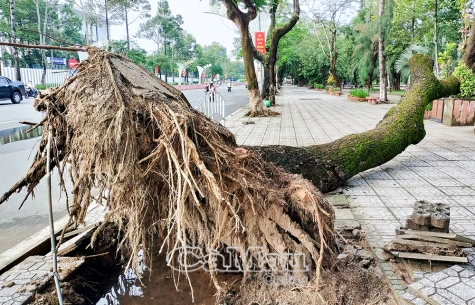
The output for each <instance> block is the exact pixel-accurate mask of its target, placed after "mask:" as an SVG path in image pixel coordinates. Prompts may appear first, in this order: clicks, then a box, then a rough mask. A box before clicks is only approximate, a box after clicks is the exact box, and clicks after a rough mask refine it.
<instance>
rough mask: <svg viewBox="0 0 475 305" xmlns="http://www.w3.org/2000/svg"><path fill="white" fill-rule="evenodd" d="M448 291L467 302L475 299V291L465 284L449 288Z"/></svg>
mask: <svg viewBox="0 0 475 305" xmlns="http://www.w3.org/2000/svg"><path fill="white" fill-rule="evenodd" d="M447 290H448V291H450V292H451V293H453V294H454V295H456V296H458V297H459V298H461V299H462V300H464V301H465V302H467V301H469V300H471V299H473V298H475V289H473V288H472V287H470V286H467V285H466V284H464V283H458V284H455V285H453V286H451V287H449V288H447Z"/></svg>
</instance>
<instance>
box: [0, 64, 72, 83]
mask: <svg viewBox="0 0 475 305" xmlns="http://www.w3.org/2000/svg"><path fill="white" fill-rule="evenodd" d="M68 72H69V70H53V69H46V78H45V83H46V84H62V83H63V82H64V81H65V80H66V77H67V76H68ZM15 75H16V73H15V68H13V67H5V66H3V67H2V76H6V77H8V78H9V79H11V80H15ZM20 75H21V80H22V82H23V83H25V84H28V83H29V82H30V81H31V82H32V83H33V85H38V84H40V83H41V76H42V75H43V69H41V68H40V69H34V68H20Z"/></svg>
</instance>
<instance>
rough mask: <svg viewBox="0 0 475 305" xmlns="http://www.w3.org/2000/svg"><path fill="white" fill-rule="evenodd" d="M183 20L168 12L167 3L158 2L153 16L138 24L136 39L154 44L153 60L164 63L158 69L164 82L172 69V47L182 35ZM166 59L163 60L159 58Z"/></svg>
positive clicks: (179, 16)
mask: <svg viewBox="0 0 475 305" xmlns="http://www.w3.org/2000/svg"><path fill="white" fill-rule="evenodd" d="M182 24H183V20H182V17H181V15H176V16H175V15H173V14H172V12H171V11H170V7H169V5H168V1H166V0H165V1H160V2H159V6H158V9H157V13H156V14H155V16H153V17H151V18H149V19H148V20H146V21H145V22H144V23H142V24H140V29H139V33H138V35H137V37H140V38H146V39H150V40H152V41H153V42H155V44H156V46H157V51H156V56H154V57H153V58H155V59H158V58H160V60H159V62H161V63H166V64H165V65H164V66H161V67H160V74H161V71H162V70H163V71H164V72H165V81H168V73H167V71H170V70H172V69H173V68H174V66H175V65H174V64H173V56H174V51H173V49H174V46H175V44H176V43H177V41H179V40H180V38H181V37H183V36H180V35H182V31H183V30H182V28H181V25H182ZM160 54H161V55H163V56H164V57H166V58H168V59H167V60H164V58H162V57H161V56H158V55H160Z"/></svg>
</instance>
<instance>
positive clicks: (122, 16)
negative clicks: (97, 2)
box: [107, 0, 168, 50]
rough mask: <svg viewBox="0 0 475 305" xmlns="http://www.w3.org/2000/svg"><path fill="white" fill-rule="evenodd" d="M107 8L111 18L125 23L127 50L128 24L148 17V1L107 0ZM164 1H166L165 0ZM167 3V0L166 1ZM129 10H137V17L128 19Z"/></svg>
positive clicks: (128, 38) (128, 47)
mask: <svg viewBox="0 0 475 305" xmlns="http://www.w3.org/2000/svg"><path fill="white" fill-rule="evenodd" d="M107 1H108V2H107V5H108V8H109V9H108V10H109V11H110V13H111V18H112V19H116V20H121V21H123V22H124V23H125V32H126V41H127V50H130V35H129V25H131V24H132V23H134V22H135V21H136V20H138V19H142V18H148V17H150V14H149V13H150V9H151V7H150V3H149V1H148V0H107ZM165 2H166V1H165ZM167 5H168V2H167ZM131 12H138V15H137V17H136V18H135V19H134V20H132V21H129V14H130V13H131Z"/></svg>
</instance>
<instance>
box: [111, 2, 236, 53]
mask: <svg viewBox="0 0 475 305" xmlns="http://www.w3.org/2000/svg"><path fill="white" fill-rule="evenodd" d="M149 2H150V5H151V6H152V10H151V12H150V13H151V15H152V16H153V15H155V14H156V12H157V3H158V0H149ZM168 4H169V6H170V11H171V13H172V14H173V15H178V14H180V15H181V16H182V17H183V21H184V23H183V25H182V28H183V29H184V30H186V31H187V32H188V33H190V34H192V35H193V36H194V37H195V39H196V41H197V43H199V44H201V45H210V44H211V43H212V42H218V43H220V44H222V45H223V46H224V47H225V48H226V50H227V52H228V55H229V56H231V51H232V49H233V39H234V38H235V37H238V36H239V35H238V32H237V27H236V26H235V25H234V23H233V22H232V21H230V20H228V19H227V18H225V17H220V16H218V15H216V14H211V13H210V6H209V0H201V1H200V0H168ZM211 10H212V9H211ZM221 13H222V12H221ZM135 16H136V15H135ZM134 19H135V17H134V16H131V17H130V20H134ZM144 21H145V20H144V19H142V20H141V19H137V20H136V21H135V22H133V23H132V24H131V25H129V31H130V36H131V38H133V36H135V35H136V34H137V32H138V29H139V25H140V23H142V22H144ZM125 37H126V35H125V25H122V26H117V25H114V26H111V38H112V39H125ZM133 39H135V40H137V41H138V43H139V46H140V47H141V48H143V49H145V50H147V51H149V52H153V51H154V50H155V49H156V46H155V43H154V42H153V41H151V40H146V39H137V38H133Z"/></svg>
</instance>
